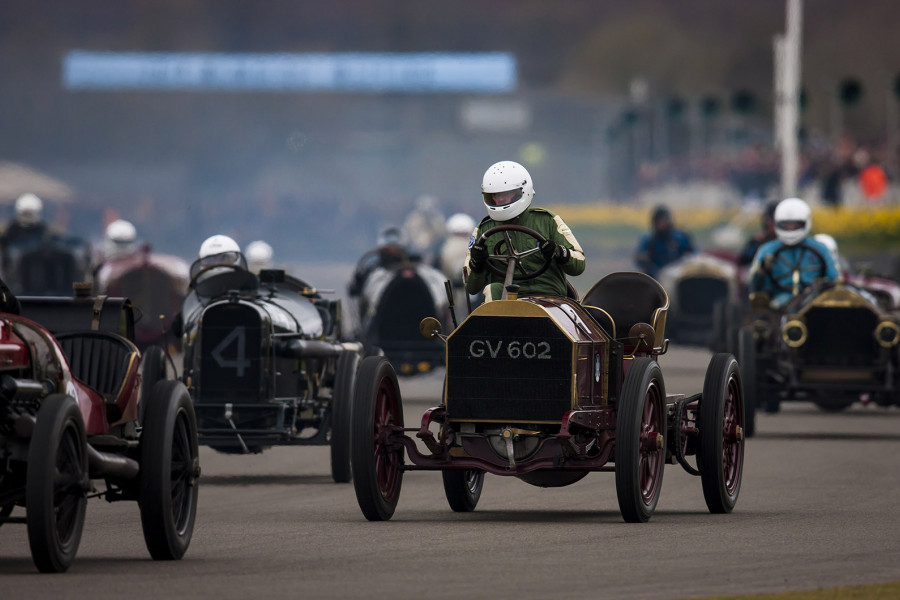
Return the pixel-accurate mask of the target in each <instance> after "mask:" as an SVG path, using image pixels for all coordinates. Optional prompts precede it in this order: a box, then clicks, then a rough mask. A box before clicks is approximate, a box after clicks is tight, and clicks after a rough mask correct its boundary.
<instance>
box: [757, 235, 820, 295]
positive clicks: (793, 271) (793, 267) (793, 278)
mask: <svg viewBox="0 0 900 600" xmlns="http://www.w3.org/2000/svg"><path fill="white" fill-rule="evenodd" d="M797 247H798V246H781V247H780V248H779V249H778V250H776V251H775V252H773V253H772V255H771V256H772V259H771V263H770V264H769V266H768V267H764V270H765V272H766V275H768V277H769V279H771V280H772V283H774V284H775V287H776V288H778V289H779V290H781V291H782V292H787V293H789V294H798V293H799V292H800V281H801V279H800V277H801V275H802V274H803V273H808V272H810V271H818V275H816V277H825V274H826V273H827V272H828V263H827V262H826V260H825V257H824V256H822V253H821V252H819V251H818V250H817V249H815V248H813V247H812V246H807V245H806V244H802V243H801V244H800V246H799V248H800V253H799V254H798V255H797V257H796V259H795V260H794V261H793V262H792V261H791V260H789V259H788V258H787V257H785V256H782V255H783V254H784V253H785V252H786V251H787V250H793V249H795V248H797ZM807 254H810V255H812V256H814V257H815V259H816V262H817V263H818V264H808V265H804V264H803V260H804V259H805V258H806V256H807ZM776 263H781V264H782V265H784V266H786V267H788V269H790V270H789V271H788V272H786V273H784V274H783V275H781V276H780V277H775V276H774V275H773V274H772V267H774V266H775V264H776Z"/></svg>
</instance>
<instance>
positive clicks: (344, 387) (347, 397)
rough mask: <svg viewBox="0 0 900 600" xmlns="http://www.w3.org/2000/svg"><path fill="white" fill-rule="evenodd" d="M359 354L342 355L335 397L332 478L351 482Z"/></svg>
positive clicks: (332, 415) (333, 408)
mask: <svg viewBox="0 0 900 600" xmlns="http://www.w3.org/2000/svg"><path fill="white" fill-rule="evenodd" d="M359 362H360V361H359V354H357V353H356V352H350V351H347V352H344V353H342V354H341V355H340V357H338V360H337V367H336V369H335V374H334V388H333V392H332V398H331V478H332V479H334V481H335V483H347V482H349V481H350V478H351V476H352V475H351V471H350V422H351V414H352V412H351V411H352V407H353V394H354V392H355V391H356V373H357V371H358V370H359Z"/></svg>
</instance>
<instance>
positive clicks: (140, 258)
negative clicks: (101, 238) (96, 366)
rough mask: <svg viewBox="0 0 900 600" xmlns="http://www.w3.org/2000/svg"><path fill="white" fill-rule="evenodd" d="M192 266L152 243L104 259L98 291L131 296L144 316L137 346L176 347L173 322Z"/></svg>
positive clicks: (96, 280)
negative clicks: (160, 251) (154, 249)
mask: <svg viewBox="0 0 900 600" xmlns="http://www.w3.org/2000/svg"><path fill="white" fill-rule="evenodd" d="M190 279H191V278H190V267H189V266H188V264H187V263H186V262H184V261H183V260H181V259H180V258H178V257H177V256H172V255H169V254H156V253H153V252H151V251H150V246H146V245H145V246H144V247H143V248H141V249H140V250H139V251H138V252H135V253H133V254H129V255H127V256H121V257H118V258H114V259H111V260H108V261H106V262H104V263H103V264H102V265H100V267H99V268H98V269H97V272H96V274H95V275H94V288H95V290H96V293H97V294H106V295H108V296H117V297H122V298H129V299H130V300H131V302H132V303H133V304H134V306H135V307H136V308H137V310H138V311H140V313H141V318H140V319H138V320H137V322H136V323H135V325H134V336H135V343H136V344H137V347H138V348H140V349H141V350H144V349H146V348H149V347H150V346H162V347H164V348H166V347H172V348H175V347H177V346H178V345H179V344H180V340H179V339H178V336H176V335H175V334H174V333H172V331H171V328H172V322H173V321H174V319H175V317H176V316H177V315H178V313H179V311H181V304H182V303H183V302H184V297H185V296H186V295H187V291H188V283H189V282H190Z"/></svg>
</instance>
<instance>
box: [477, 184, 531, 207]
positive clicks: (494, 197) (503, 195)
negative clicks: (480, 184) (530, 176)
mask: <svg viewBox="0 0 900 600" xmlns="http://www.w3.org/2000/svg"><path fill="white" fill-rule="evenodd" d="M481 195H482V196H484V203H485V204H487V205H488V206H507V205H509V204H512V203H513V202H518V201H519V200H521V199H522V188H515V189H512V190H506V191H505V192H482V193H481Z"/></svg>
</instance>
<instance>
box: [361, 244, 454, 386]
mask: <svg viewBox="0 0 900 600" xmlns="http://www.w3.org/2000/svg"><path fill="white" fill-rule="evenodd" d="M444 282H445V278H444V276H443V274H442V273H441V272H440V271H438V270H437V269H435V268H433V267H431V266H429V265H426V264H424V263H422V262H419V261H418V260H416V259H415V257H410V256H409V255H407V254H406V253H398V255H396V260H393V259H392V260H384V257H383V256H379V251H378V250H375V251H372V252H369V253H367V254H366V255H364V256H363V257H362V259H360V261H359V265H358V266H357V270H356V273H355V274H354V278H353V281H351V283H350V285H349V293H350V299H351V301H352V302H353V306H354V308H355V309H356V310H355V312H356V315H357V321H358V327H359V329H358V331H357V335H356V337H357V338H358V339H359V340H360V341H362V342H363V343H364V344H365V345H366V347H367V349H368V351H369V352H375V353H383V354H384V355H385V356H387V358H388V359H389V360H390V361H391V362H392V363H393V364H395V365H396V366H397V372H398V373H399V374H400V375H415V374H417V373H427V372H429V371H431V370H432V369H434V368H435V367H439V366H442V365H443V364H444V347H443V344H441V343H440V342H439V341H438V340H434V339H423V338H422V336H421V335H420V334H419V322H420V321H421V320H422V319H424V318H425V317H428V316H436V317H437V318H438V319H439V320H440V321H441V323H442V324H443V325H445V326H449V325H450V309H449V301H448V297H447V293H446V288H445V284H444ZM379 351H380V352H379Z"/></svg>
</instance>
